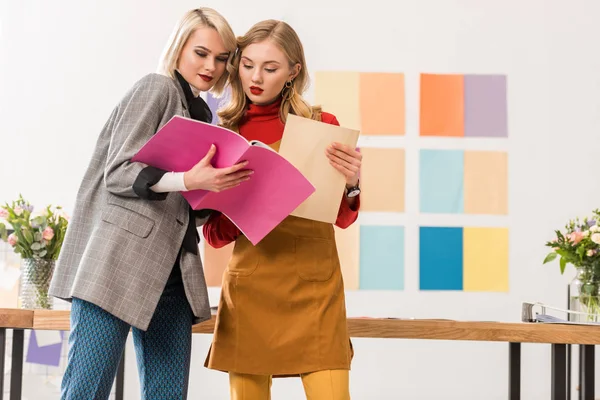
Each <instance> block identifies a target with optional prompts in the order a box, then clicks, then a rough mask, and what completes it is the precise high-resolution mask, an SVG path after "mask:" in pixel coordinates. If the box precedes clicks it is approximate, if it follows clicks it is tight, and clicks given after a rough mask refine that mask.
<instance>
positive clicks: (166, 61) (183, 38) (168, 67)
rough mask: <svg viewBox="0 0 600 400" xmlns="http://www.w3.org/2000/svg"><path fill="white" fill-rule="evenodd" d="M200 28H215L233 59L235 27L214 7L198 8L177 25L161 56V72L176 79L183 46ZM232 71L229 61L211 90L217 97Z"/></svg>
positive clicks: (159, 68)
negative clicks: (176, 70) (232, 27)
mask: <svg viewBox="0 0 600 400" xmlns="http://www.w3.org/2000/svg"><path fill="white" fill-rule="evenodd" d="M198 28H213V29H214V30H216V31H217V33H218V34H219V36H220V37H221V40H223V44H224V45H225V48H226V49H227V51H229V52H230V56H229V59H230V60H231V57H232V56H233V54H234V53H235V49H236V47H237V43H236V39H235V34H234V33H233V29H231V26H230V25H229V23H228V22H227V20H226V19H225V18H224V17H223V16H222V15H221V14H219V13H218V12H217V11H215V10H213V9H212V8H208V7H202V8H196V9H194V10H190V11H188V12H186V13H185V14H184V15H183V17H182V18H181V19H180V20H179V21H178V22H177V24H176V25H175V28H174V29H173V32H172V33H171V36H170V37H169V40H168V42H167V45H166V46H165V48H164V50H163V54H162V55H161V58H160V62H159V65H158V73H159V74H162V75H166V76H169V77H171V78H172V79H175V72H174V71H175V69H177V64H178V63H179V57H180V56H181V51H182V49H183V46H185V44H186V42H187V41H188V39H189V38H190V36H191V35H192V34H193V33H194V31H195V30H196V29H198ZM232 71H233V69H232V67H231V66H230V65H229V63H228V65H227V69H226V70H225V73H224V74H223V76H221V78H220V79H219V80H218V81H217V83H215V85H214V86H213V87H212V88H211V90H210V92H211V93H213V94H214V95H215V96H216V97H218V96H220V95H221V94H222V93H223V91H224V89H225V86H226V85H227V83H228V82H229V78H230V76H231V75H232Z"/></svg>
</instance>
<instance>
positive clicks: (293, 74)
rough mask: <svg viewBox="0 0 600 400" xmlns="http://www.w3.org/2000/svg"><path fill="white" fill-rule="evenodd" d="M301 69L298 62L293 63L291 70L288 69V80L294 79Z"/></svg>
mask: <svg viewBox="0 0 600 400" xmlns="http://www.w3.org/2000/svg"><path fill="white" fill-rule="evenodd" d="M301 69H302V66H301V65H300V63H297V64H296V65H294V66H293V67H292V70H291V71H290V80H292V79H296V77H297V76H298V74H299V73H300V70H301Z"/></svg>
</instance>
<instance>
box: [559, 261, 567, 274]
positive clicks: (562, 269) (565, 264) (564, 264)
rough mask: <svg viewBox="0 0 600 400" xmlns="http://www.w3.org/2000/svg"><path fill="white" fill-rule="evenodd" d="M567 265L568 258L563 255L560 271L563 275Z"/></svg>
mask: <svg viewBox="0 0 600 400" xmlns="http://www.w3.org/2000/svg"><path fill="white" fill-rule="evenodd" d="M566 266H567V260H565V259H564V258H563V257H561V258H560V273H561V275H562V274H564V273H565V268H566Z"/></svg>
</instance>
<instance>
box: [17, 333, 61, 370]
mask: <svg viewBox="0 0 600 400" xmlns="http://www.w3.org/2000/svg"><path fill="white" fill-rule="evenodd" d="M60 337H61V339H64V332H62V331H61V332H60ZM62 345H63V342H62V341H61V342H60V343H57V344H51V345H49V346H42V347H40V346H38V344H37V339H36V336H35V331H31V336H30V337H29V346H28V348H27V358H26V359H25V361H26V362H28V363H33V364H41V365H50V366H53V367H58V366H59V365H60V355H61V352H62Z"/></svg>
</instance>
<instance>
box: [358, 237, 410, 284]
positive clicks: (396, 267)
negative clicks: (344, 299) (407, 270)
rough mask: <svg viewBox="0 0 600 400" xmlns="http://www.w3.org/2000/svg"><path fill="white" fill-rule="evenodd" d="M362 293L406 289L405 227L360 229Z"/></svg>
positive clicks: (360, 282) (360, 281)
mask: <svg viewBox="0 0 600 400" xmlns="http://www.w3.org/2000/svg"><path fill="white" fill-rule="evenodd" d="M359 288H360V289H361V290H403V289H404V227H403V226H379V225H362V226H361V227H360V280H359Z"/></svg>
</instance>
